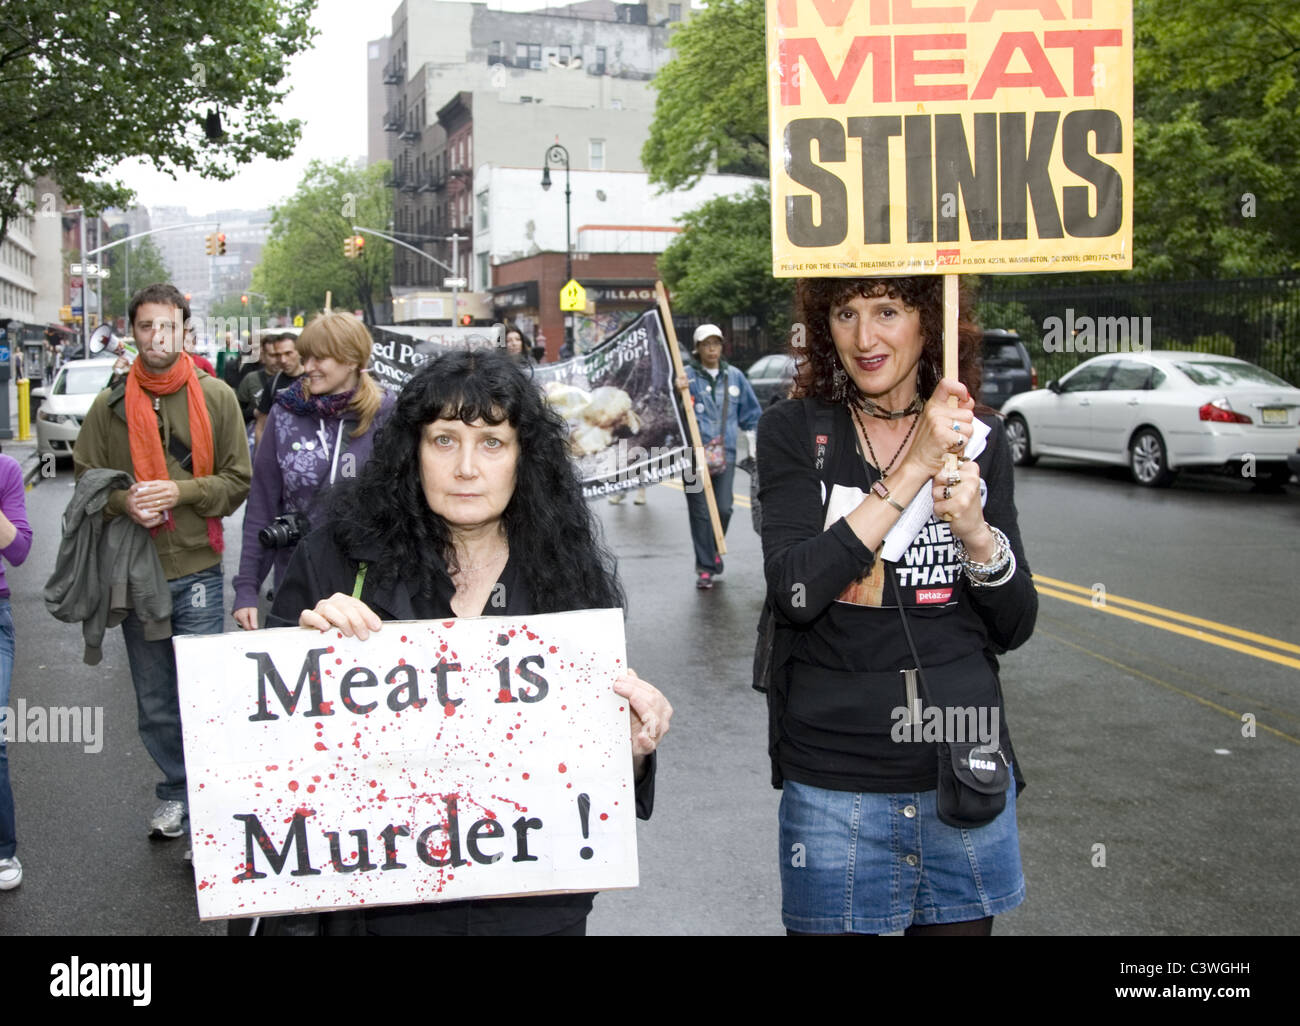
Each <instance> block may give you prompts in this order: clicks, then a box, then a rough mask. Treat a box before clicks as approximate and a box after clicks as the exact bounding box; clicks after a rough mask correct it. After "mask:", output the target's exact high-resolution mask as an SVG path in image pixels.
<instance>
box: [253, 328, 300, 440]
mask: <svg viewBox="0 0 1300 1026" xmlns="http://www.w3.org/2000/svg"><path fill="white" fill-rule="evenodd" d="M262 355H263V359H264V361H265V365H266V366H265V370H264V371H263V372H262V373H263V375H264V381H263V385H262V390H261V391H260V392H259V393H258V394H257V410H256V412H255V413H254V414H253V444H254V445H256V444H257V443H258V442H260V441H261V440H262V433H263V432H264V431H265V430H266V419H267V418H268V417H269V416H270V415H271V408H272V407H273V406H274V405H275V400H276V397H277V396H279V394H280V393H281V392H283V391H284V390H285V389H286V388H288V387H289V386H290V385H292V384H293V383H294V382H295V381H297V380H298V379H299V378H300V377H302V375H303V368H302V355H301V354H300V353H299V352H298V336H297V335H296V334H295V333H293V332H292V331H284V332H279V333H275V332H272V333H270V334H268V335H266V336H265V337H264V338H263V339H262Z"/></svg>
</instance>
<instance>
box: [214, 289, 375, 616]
mask: <svg viewBox="0 0 1300 1026" xmlns="http://www.w3.org/2000/svg"><path fill="white" fill-rule="evenodd" d="M372 345H373V342H372V340H371V338H370V332H369V331H368V330H367V329H366V326H365V325H364V324H362V323H361V322H360V321H359V320H357V318H355V317H353V316H352V314H349V313H327V314H321V315H319V316H318V317H316V318H314V319H313V320H312V322H311V323H310V324H308V325H307V327H306V328H304V329H303V332H302V334H301V335H299V336H298V341H297V349H298V355H299V357H300V358H301V360H302V367H303V375H302V377H300V378H298V379H297V380H296V381H295V382H294V383H293V384H292V385H290V386H289V387H288V388H285V389H283V390H282V391H281V392H280V393H279V394H278V395H277V396H276V399H275V405H274V406H273V407H272V409H271V414H270V417H269V418H268V420H267V424H266V430H265V432H264V433H263V435H262V439H261V441H260V442H259V443H258V446H257V452H256V453H255V454H254V457H253V486H252V491H251V492H250V493H249V496H248V508H247V510H246V511H245V513H244V547H243V550H242V552H241V553H240V559H239V573H238V574H237V575H236V576H235V611H234V617H235V621H236V622H237V623H238V624H239V626H240V627H243V628H244V629H245V630H255V629H256V628H257V625H258V624H257V592H258V589H259V588H261V586H262V582H263V581H264V580H265V579H266V575H267V573H268V572H269V571H270V569H271V567H272V566H274V567H275V571H276V581H277V583H278V582H279V581H280V580H282V579H283V576H284V571H285V569H286V567H288V565H289V557H290V556H291V555H292V554H293V550H294V548H295V546H297V544H298V541H299V539H300V538H302V537H304V536H305V535H306V534H307V532H308V531H309V530H310V529H311V523H312V517H313V515H314V514H315V512H316V510H317V507H318V503H319V500H320V498H321V496H322V495H324V494H325V493H326V492H327V491H328V490H329V489H330V487H331V486H332V485H334V484H335V483H336V482H338V481H340V480H343V479H346V478H353V477H356V476H357V474H359V473H360V471H361V467H362V465H363V464H364V463H365V462H366V460H367V459H369V458H370V452H371V449H372V448H373V446H374V438H375V434H376V432H377V431H378V430H379V427H380V426H381V425H382V424H383V422H384V420H385V419H387V416H388V413H389V412H390V411H391V409H392V406H393V401H394V400H393V396H392V394H391V393H389V392H386V391H384V389H382V388H380V387H379V386H378V385H376V384H375V382H374V380H373V379H372V378H371V377H370V375H369V374H367V373H366V365H367V364H368V363H369V362H370V350H371V347H372Z"/></svg>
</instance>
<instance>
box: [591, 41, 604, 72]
mask: <svg viewBox="0 0 1300 1026" xmlns="http://www.w3.org/2000/svg"><path fill="white" fill-rule="evenodd" d="M591 70H592V72H593V73H595V74H597V75H603V74H605V48H604V47H603V46H598V47H596V63H595V65H594V66H593V67H592V69H591Z"/></svg>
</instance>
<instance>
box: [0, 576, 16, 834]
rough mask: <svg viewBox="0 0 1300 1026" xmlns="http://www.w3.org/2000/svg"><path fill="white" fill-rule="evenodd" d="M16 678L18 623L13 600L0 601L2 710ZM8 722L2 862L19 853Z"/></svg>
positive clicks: (1, 784)
mask: <svg viewBox="0 0 1300 1026" xmlns="http://www.w3.org/2000/svg"><path fill="white" fill-rule="evenodd" d="M13 675H14V620H13V617H12V616H11V615H10V611H9V600H8V599H7V598H0V709H6V708H8V706H9V684H10V681H11V680H12V679H13ZM16 729H17V727H16V725H15V724H13V723H11V722H10V721H9V720H6V721H5V725H4V728H3V729H0V859H11V858H13V857H14V855H15V853H17V851H18V834H17V833H16V828H15V826H14V792H13V789H12V788H11V787H10V786H9V753H8V752H7V751H5V730H16Z"/></svg>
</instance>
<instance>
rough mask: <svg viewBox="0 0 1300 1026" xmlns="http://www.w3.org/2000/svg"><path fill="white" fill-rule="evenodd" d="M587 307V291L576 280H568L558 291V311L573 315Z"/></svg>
mask: <svg viewBox="0 0 1300 1026" xmlns="http://www.w3.org/2000/svg"><path fill="white" fill-rule="evenodd" d="M586 307H587V290H586V289H584V288H583V287H582V286H581V285H579V284H578V281H577V279H576V278H570V279H569V280H568V281H567V282H565V284H564V287H563V288H562V289H560V309H561V310H564V311H566V312H567V311H573V312H575V313H578V312H581V311H582V310H585V309H586Z"/></svg>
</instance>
